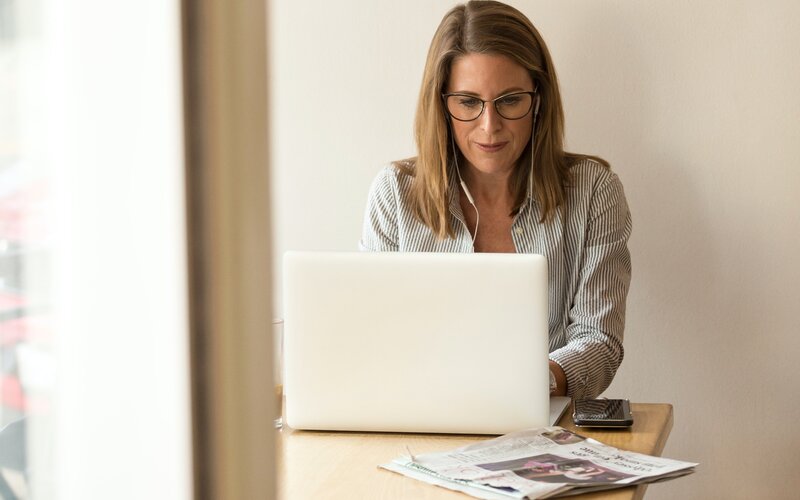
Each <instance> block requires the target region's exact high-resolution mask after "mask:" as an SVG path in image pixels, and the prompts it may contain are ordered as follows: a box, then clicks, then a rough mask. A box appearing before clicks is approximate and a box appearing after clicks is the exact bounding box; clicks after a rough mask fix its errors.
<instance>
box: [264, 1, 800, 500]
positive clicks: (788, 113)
mask: <svg viewBox="0 0 800 500" xmlns="http://www.w3.org/2000/svg"><path fill="white" fill-rule="evenodd" d="M511 3H512V4H513V5H515V6H516V7H518V8H520V9H521V10H523V12H525V13H526V14H527V15H528V16H529V17H530V18H531V19H532V20H533V22H534V24H536V25H537V27H538V28H539V29H540V31H541V32H542V34H543V36H544V38H545V40H546V41H547V43H548V45H549V47H550V50H551V52H552V55H553V57H554V59H555V64H556V68H557V70H558V72H559V77H560V81H561V84H562V90H563V98H564V104H565V108H566V112H567V143H568V146H569V148H570V149H572V150H574V151H580V152H586V153H594V154H598V155H600V156H603V157H605V158H606V159H608V160H609V161H610V162H611V163H612V165H613V168H614V169H615V171H617V172H618V173H619V175H620V177H621V178H622V180H623V182H624V184H625V189H626V193H627V195H628V199H629V203H630V205H631V209H632V212H633V218H634V233H633V236H632V239H631V244H630V246H631V251H632V254H633V263H634V278H633V283H632V288H631V294H630V299H629V302H628V307H629V312H628V327H627V330H626V340H625V347H626V358H625V362H624V363H623V365H622V368H621V369H620V372H619V374H618V376H617V379H616V380H615V382H614V384H613V385H612V386H611V388H610V389H609V390H608V391H607V392H606V395H607V396H619V397H629V398H630V399H632V400H633V401H638V402H669V403H672V404H673V405H674V406H675V427H674V429H673V431H672V436H671V438H670V440H669V442H668V444H667V448H666V450H665V455H666V456H671V457H674V458H681V459H687V460H694V461H699V462H701V466H700V467H699V469H698V472H697V473H696V474H695V475H693V476H691V477H688V478H683V479H679V480H677V481H673V482H670V483H666V484H663V485H654V486H652V487H651V488H650V490H649V495H648V497H652V498H673V497H683V498H787V497H791V496H793V495H795V494H796V491H797V490H798V488H800V478H798V476H797V474H795V473H794V471H795V469H796V468H797V466H800V453H799V452H798V451H797V445H798V444H800V430H798V426H797V425H796V422H795V417H797V416H798V415H800V397H798V396H797V394H798V389H797V385H798V382H800V362H798V361H800V360H799V359H798V356H800V327H798V323H797V322H796V321H795V315H794V314H793V313H796V309H798V307H800V291H798V284H799V283H800V259H798V257H797V256H798V255H800V231H798V226H800V197H798V196H797V195H798V192H800V124H799V120H798V117H800V92H799V91H798V89H800V65H798V63H797V47H798V46H800V3H798V2H795V1H793V0H772V1H756V0H747V1H744V0H742V1H722V0H717V1H703V2H688V1H664V0H662V1H658V2H639V1H635V0H624V1H623V0H620V1H596V0H573V1H568V2H563V1H562V2H556V1H549V2H544V1H525V0H518V1H513V2H511ZM452 5H454V2H451V1H441V0H436V1H431V0H406V1H403V2H400V1H396V2H364V1H360V0H341V1H339V2H336V3H335V4H331V3H328V2H292V1H290V0H274V1H273V3H272V11H273V17H272V23H273V26H272V36H273V40H272V50H273V54H272V57H273V64H274V67H273V78H274V81H273V87H272V90H273V92H274V96H273V101H272V102H273V103H274V108H273V120H274V121H273V130H274V134H275V135H274V138H273V139H274V141H273V144H274V151H273V153H274V156H273V163H272V164H273V166H274V168H275V169H276V172H275V186H276V191H275V193H274V198H273V199H274V203H275V205H274V206H275V210H274V213H273V214H272V216H273V220H274V221H275V226H274V227H275V230H276V234H275V236H276V238H275V252H274V254H275V255H276V256H279V255H281V254H282V253H283V251H285V250H287V249H335V250H347V249H355V248H356V245H357V241H358V238H359V235H360V230H361V219H362V211H363V208H364V203H365V200H366V192H367V188H368V186H369V183H370V181H371V180H372V177H373V176H374V175H375V173H376V171H377V170H378V169H379V168H380V167H381V166H383V165H384V164H386V163H387V162H388V161H390V160H393V159H398V158H401V157H404V156H409V155H412V154H413V137H412V120H413V114H414V109H415V102H416V97H417V92H418V89H419V83H420V77H421V72H422V67H423V63H424V58H425V55H426V51H427V46H428V43H429V42H430V39H431V37H432V35H433V31H434V30H435V28H436V26H437V24H438V22H439V20H440V19H441V17H442V15H443V14H444V13H445V11H446V10H447V9H448V8H449V7H451V6H452ZM276 264H277V259H276ZM277 276H279V274H277ZM280 310H281V304H280V300H278V303H277V304H276V311H280ZM745 426H751V427H752V428H755V429H759V432H758V433H757V434H755V435H748V434H745V433H744V431H745V430H746V429H745ZM759 478H763V479H759Z"/></svg>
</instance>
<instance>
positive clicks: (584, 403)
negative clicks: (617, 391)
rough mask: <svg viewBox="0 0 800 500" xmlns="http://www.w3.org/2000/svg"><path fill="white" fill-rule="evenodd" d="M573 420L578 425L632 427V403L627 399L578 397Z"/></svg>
mask: <svg viewBox="0 0 800 500" xmlns="http://www.w3.org/2000/svg"><path fill="white" fill-rule="evenodd" d="M572 420H573V421H574V422H575V425H577V426H578V427H616V428H622V427H630V426H632V425H633V415H631V404H630V402H629V401H628V400H627V399H578V400H576V401H575V411H574V412H573V413H572Z"/></svg>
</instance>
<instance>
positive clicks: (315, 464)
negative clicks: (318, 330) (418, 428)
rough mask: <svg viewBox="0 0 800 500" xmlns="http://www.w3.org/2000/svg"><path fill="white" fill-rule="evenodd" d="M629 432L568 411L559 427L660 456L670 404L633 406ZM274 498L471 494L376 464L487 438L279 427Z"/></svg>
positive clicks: (634, 491)
mask: <svg viewBox="0 0 800 500" xmlns="http://www.w3.org/2000/svg"><path fill="white" fill-rule="evenodd" d="M632 411H633V415H634V425H633V429H632V430H622V431H605V430H588V429H578V428H576V427H575V425H574V424H573V423H572V414H571V412H570V411H568V412H567V414H566V415H564V417H563V418H562V419H561V421H560V422H559V425H561V426H562V427H565V428H567V429H572V430H575V431H576V432H578V433H579V434H582V435H584V436H586V437H592V438H594V439H596V440H598V441H601V442H603V443H606V444H608V445H610V446H614V447H617V448H620V449H625V450H630V451H636V452H639V453H646V454H648V455H660V454H661V452H662V451H663V450H664V445H665V444H666V442H667V438H668V437H669V433H670V431H671V430H672V405H668V404H635V403H634V404H633V405H632ZM277 434H278V438H277V440H276V450H277V454H278V464H277V465H278V490H279V494H278V498H279V499H281V500H305V499H311V498H313V499H348V500H349V499H370V500H371V499H420V500H428V499H430V500H435V499H436V500H438V499H443V500H444V499H453V500H466V499H468V498H472V497H470V496H468V495H465V494H463V493H458V492H455V491H450V490H447V489H445V488H440V487H437V486H433V485H431V484H428V483H424V482H422V481H417V480H414V479H411V478H408V477H405V476H402V475H400V474H396V473H394V472H390V471H387V470H384V469H379V468H378V465H379V464H383V463H386V462H389V461H391V460H392V459H393V458H395V457H398V456H400V455H403V454H406V453H407V452H406V446H408V447H409V448H410V449H411V451H412V452H414V453H415V454H423V453H430V452H436V451H444V450H449V449H452V448H457V447H459V446H464V445H467V444H470V443H474V442H475V441H479V440H481V439H487V437H486V436H452V435H440V434H384V433H354V432H314V431H293V430H291V429H287V428H284V429H283V430H281V431H277ZM645 488H646V485H641V486H638V487H633V486H631V487H627V488H623V489H619V490H613V491H611V492H598V493H593V494H587V495H579V496H573V497H570V498H576V499H599V498H611V499H615V500H623V499H626V500H627V499H632V498H642V497H643V496H644V492H645Z"/></svg>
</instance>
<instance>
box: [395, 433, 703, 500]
mask: <svg viewBox="0 0 800 500" xmlns="http://www.w3.org/2000/svg"><path fill="white" fill-rule="evenodd" d="M695 466H697V464H696V463H691V462H682V461H678V460H670V459H667V458H660V457H653V456H649V455H642V454H640V453H634V452H629V451H623V450H619V449H617V448H613V447H611V446H607V445H605V444H603V443H600V442H599V441H595V440H594V439H590V438H585V437H583V436H580V435H578V434H575V433H573V432H571V431H569V430H567V429H564V428H561V427H543V428H540V429H532V430H526V431H521V432H515V433H512V434H506V435H504V436H500V437H498V438H495V439H490V440H486V441H482V442H479V443H475V444H471V445H469V446H465V447H462V448H458V449H455V450H451V451H446V452H440V453H429V454H423V455H416V456H415V455H411V454H410V453H409V456H404V457H400V458H396V459H395V460H393V461H392V462H390V463H388V464H383V465H381V467H383V468H384V469H388V470H391V471H393V472H397V473H400V474H403V475H405V476H409V477H412V478H414V479H418V480H421V481H425V482H428V483H431V484H435V485H437V486H443V487H445V488H449V489H452V490H457V491H462V492H464V493H468V494H470V495H472V496H474V497H477V498H484V499H492V500H500V499H508V498H520V499H522V498H530V499H533V498H553V497H556V496H567V495H576V494H579V493H587V492H590V491H598V490H602V489H610V488H620V487H624V486H629V485H634V484H643V483H652V482H655V481H662V480H665V479H669V478H673V477H678V476H682V475H685V474H689V473H691V472H694V467H695Z"/></svg>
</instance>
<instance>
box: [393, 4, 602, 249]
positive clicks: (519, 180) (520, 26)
mask: <svg viewBox="0 0 800 500" xmlns="http://www.w3.org/2000/svg"><path fill="white" fill-rule="evenodd" d="M470 53H478V54H493V55H502V56H505V57H508V58H509V59H511V60H512V61H514V62H515V63H517V64H519V65H520V66H522V67H523V68H525V69H527V70H528V72H529V73H530V76H531V80H532V81H533V85H534V88H535V89H536V91H537V94H538V96H539V99H540V100H541V101H540V105H539V114H538V117H537V119H536V123H535V126H536V129H535V130H534V131H533V137H534V140H535V145H534V146H535V147H534V156H535V157H534V158H533V162H531V145H530V144H528V146H527V147H526V148H525V150H524V152H523V153H522V156H521V161H520V162H519V164H518V166H517V168H516V169H515V170H514V172H513V173H512V175H511V179H510V183H509V188H510V189H511V192H512V194H513V199H514V205H513V207H512V211H511V213H512V214H516V213H517V212H518V211H519V210H520V208H521V206H522V204H523V203H525V198H526V195H527V189H528V184H529V182H528V181H529V175H532V176H533V178H532V185H533V196H534V199H535V200H536V202H537V203H538V204H539V205H540V207H541V214H542V221H545V220H549V219H550V218H552V216H553V214H554V213H555V210H556V208H557V207H558V206H560V205H561V204H563V203H564V199H565V196H566V194H565V190H566V186H567V184H568V182H569V169H570V167H571V166H572V165H573V164H574V163H575V162H576V161H577V160H579V159H582V158H586V156H583V155H576V154H572V153H567V152H565V151H564V145H563V137H564V110H563V108H562V106H561V95H560V93H559V90H558V79H557V78H556V72H555V69H554V67H553V62H552V59H551V57H550V53H549V52H548V50H547V46H546V45H545V44H544V40H542V37H541V36H540V35H539V32H538V31H536V28H535V27H534V26H533V24H532V23H531V22H530V20H528V18H527V17H525V15H524V14H522V13H521V12H519V11H518V10H517V9H515V8H513V7H510V6H508V5H505V4H502V3H500V2H495V1H477V0H473V1H469V2H467V3H466V4H463V5H458V6H456V7H454V8H453V9H451V10H450V11H449V12H448V13H447V14H445V16H444V18H443V19H442V22H441V23H440V24H439V28H438V29H437V30H436V34H435V35H434V36H433V40H432V41H431V46H430V49H429V50H428V58H427V61H426V62H425V70H424V73H423V76H422V88H421V89H420V93H419V103H418V104H417V115H416V123H415V138H416V142H417V153H418V155H417V157H416V158H415V159H414V158H412V159H409V160H404V161H399V162H396V163H395V165H397V166H398V167H399V168H400V169H401V170H403V171H404V172H406V173H408V174H410V175H414V176H415V177H416V181H415V182H414V183H413V191H412V193H411V206H412V210H413V212H414V214H415V215H416V216H417V218H419V220H420V221H422V222H423V223H424V224H425V225H427V226H428V227H429V228H431V230H432V231H433V232H434V233H435V234H436V235H437V236H438V237H439V238H445V237H446V236H449V237H451V238H452V237H454V235H455V232H454V229H453V227H451V224H450V222H449V221H450V217H449V196H448V192H449V189H450V183H451V179H452V177H451V176H450V175H449V173H450V171H449V169H451V168H455V166H454V164H455V162H454V159H453V154H454V152H453V149H452V147H451V140H452V139H451V136H450V134H451V130H450V127H449V124H448V120H449V119H450V117H449V116H448V115H447V112H446V110H445V108H444V103H443V101H442V97H441V96H442V93H443V92H445V91H446V87H447V84H448V80H449V78H450V69H451V66H452V63H453V61H454V60H455V59H456V58H458V57H460V56H463V55H466V54H470ZM592 158H594V157H592ZM594 159H596V160H598V161H600V162H601V163H603V164H604V165H606V166H607V165H608V164H607V163H605V161H603V160H600V159H598V158H594ZM530 165H533V169H531V167H530Z"/></svg>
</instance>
